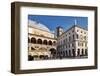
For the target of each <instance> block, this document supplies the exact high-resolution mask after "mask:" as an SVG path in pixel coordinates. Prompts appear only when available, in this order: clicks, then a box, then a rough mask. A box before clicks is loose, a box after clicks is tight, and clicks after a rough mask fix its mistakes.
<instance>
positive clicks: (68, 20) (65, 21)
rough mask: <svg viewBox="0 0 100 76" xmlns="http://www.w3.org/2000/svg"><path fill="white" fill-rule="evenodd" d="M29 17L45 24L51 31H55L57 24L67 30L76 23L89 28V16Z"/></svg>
mask: <svg viewBox="0 0 100 76" xmlns="http://www.w3.org/2000/svg"><path fill="white" fill-rule="evenodd" d="M28 19H31V20H34V21H36V22H38V23H41V24H43V25H45V26H46V27H47V28H49V29H50V31H55V30H56V27H57V26H61V27H62V28H63V29H64V31H66V30H67V29H69V28H70V27H72V26H73V25H74V24H75V23H76V24H77V25H79V26H81V27H83V28H86V29H87V28H88V17H75V16H51V15H28Z"/></svg>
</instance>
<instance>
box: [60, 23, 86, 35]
mask: <svg viewBox="0 0 100 76" xmlns="http://www.w3.org/2000/svg"><path fill="white" fill-rule="evenodd" d="M75 27H79V28H81V29H84V30H86V31H87V30H88V29H87V28H84V27H82V26H80V25H73V26H72V27H70V28H69V29H68V30H66V31H65V32H63V33H62V34H61V35H60V36H62V35H63V34H64V33H66V32H68V31H69V30H71V29H72V28H75Z"/></svg>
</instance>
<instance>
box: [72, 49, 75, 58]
mask: <svg viewBox="0 0 100 76" xmlns="http://www.w3.org/2000/svg"><path fill="white" fill-rule="evenodd" d="M72 53H73V57H75V49H72Z"/></svg>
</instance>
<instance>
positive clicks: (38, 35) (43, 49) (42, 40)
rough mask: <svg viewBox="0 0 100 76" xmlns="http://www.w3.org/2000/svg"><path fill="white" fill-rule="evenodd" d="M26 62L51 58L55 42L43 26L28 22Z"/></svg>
mask: <svg viewBox="0 0 100 76" xmlns="http://www.w3.org/2000/svg"><path fill="white" fill-rule="evenodd" d="M28 27H29V29H28V60H40V59H49V58H53V57H54V54H55V52H56V47H57V46H56V43H57V40H56V38H54V33H52V32H51V31H50V30H49V29H48V28H47V27H46V26H45V25H43V24H41V23H38V22H36V21H32V20H29V21H28Z"/></svg>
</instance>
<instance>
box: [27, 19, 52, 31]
mask: <svg viewBox="0 0 100 76" xmlns="http://www.w3.org/2000/svg"><path fill="white" fill-rule="evenodd" d="M28 26H31V27H33V28H37V29H41V30H44V31H47V32H51V31H50V30H49V29H48V28H47V27H46V26H45V25H43V24H41V23H38V22H36V21H33V20H30V19H29V20H28Z"/></svg>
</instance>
